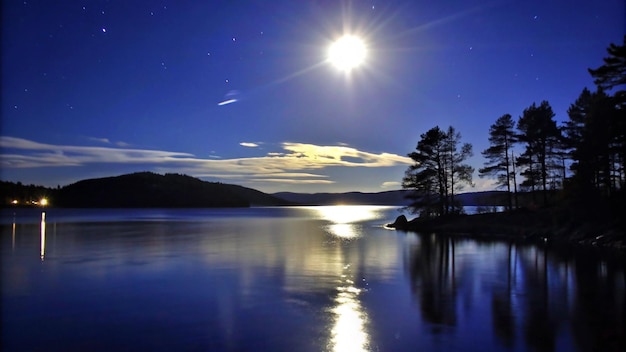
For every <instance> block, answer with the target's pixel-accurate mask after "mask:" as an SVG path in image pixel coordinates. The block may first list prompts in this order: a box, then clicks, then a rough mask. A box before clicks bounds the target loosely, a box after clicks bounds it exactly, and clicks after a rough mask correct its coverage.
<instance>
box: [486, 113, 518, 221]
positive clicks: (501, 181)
mask: <svg viewBox="0 0 626 352" xmlns="http://www.w3.org/2000/svg"><path fill="white" fill-rule="evenodd" d="M514 128H515V121H513V118H512V117H511V115H509V114H505V115H502V116H500V117H499V118H498V119H497V120H496V122H495V123H494V124H493V125H491V127H490V128H489V143H491V146H490V147H489V148H487V149H485V150H483V151H482V152H481V154H482V155H483V156H484V157H485V158H487V161H486V162H485V167H483V168H481V169H479V170H478V174H479V176H480V177H485V176H496V177H497V178H496V180H497V181H496V184H497V185H498V187H506V190H507V204H508V208H509V209H512V208H513V199H512V194H511V182H512V183H513V188H514V191H515V195H517V185H516V184H515V175H514V173H513V170H512V168H513V153H512V148H513V146H514V144H515V143H516V142H517V137H516V133H515V130H514ZM516 199H517V197H516ZM516 203H517V202H516ZM516 206H517V204H516Z"/></svg>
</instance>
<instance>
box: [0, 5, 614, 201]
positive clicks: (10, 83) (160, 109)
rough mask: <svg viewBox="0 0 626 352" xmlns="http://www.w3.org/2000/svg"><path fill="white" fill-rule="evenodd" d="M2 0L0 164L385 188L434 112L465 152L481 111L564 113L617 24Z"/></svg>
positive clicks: (488, 9) (558, 9) (536, 13)
mask: <svg viewBox="0 0 626 352" xmlns="http://www.w3.org/2000/svg"><path fill="white" fill-rule="evenodd" d="M2 6H3V7H2V120H1V122H2V124H1V130H0V136H1V137H0V147H1V148H2V150H1V152H2V156H1V162H2V164H1V165H2V171H1V174H0V178H1V179H2V180H8V181H21V182H23V183H35V184H42V185H47V186H56V185H65V184H68V183H71V182H75V181H78V180H80V179H84V178H92V177H102V176H112V175H118V174H122V173H127V172H135V171H144V170H149V171H155V172H160V173H163V172H179V173H185V174H189V175H192V176H197V177H200V178H202V179H205V180H211V181H221V182H225V183H235V184H241V185H244V186H248V187H252V188H256V189H259V190H262V191H267V192H274V191H296V192H338V191H357V190H358V191H383V190H389V189H398V188H399V182H400V181H401V179H402V176H403V173H404V170H405V169H406V167H407V166H408V164H407V162H408V159H407V158H406V154H407V153H409V152H411V151H412V150H414V148H415V145H416V143H417V141H418V140H419V136H420V134H422V133H424V132H426V131H427V130H428V129H430V128H432V127H434V126H436V125H439V126H440V127H442V128H447V126H449V125H452V126H454V127H455V128H456V129H457V130H458V131H459V132H461V134H462V135H463V142H469V143H472V144H473V146H474V154H475V156H474V157H473V158H472V159H471V160H470V162H471V163H472V164H473V165H474V166H475V167H476V168H477V169H478V168H479V167H480V166H482V164H483V162H484V159H483V158H482V157H481V155H480V151H482V150H484V149H485V148H487V146H488V141H487V137H488V130H489V126H490V125H491V124H493V123H494V122H495V120H496V119H497V118H498V117H500V116H501V115H503V114H505V113H510V114H511V115H513V116H514V117H515V118H517V117H518V116H519V115H520V114H521V113H522V111H523V110H524V109H525V108H526V107H528V106H530V105H531V104H532V103H533V102H536V103H539V102H541V101H542V100H548V101H549V103H550V104H551V106H552V107H553V110H554V112H555V113H556V119H557V120H558V121H563V120H565V119H567V115H566V111H567V108H568V107H569V105H570V104H571V103H573V102H574V101H575V99H576V98H577V97H578V95H579V94H580V92H581V91H582V89H583V88H584V87H589V88H592V89H593V81H592V79H591V77H590V76H589V74H588V72H587V68H590V67H591V68H596V67H598V66H600V65H602V58H604V57H606V56H607V53H606V48H607V47H608V45H609V44H610V43H612V42H613V43H621V42H622V38H623V35H624V33H625V32H626V23H625V18H626V10H625V5H624V1H623V0H603V1H597V0H589V1H580V0H579V1H571V0H550V1H545V0H527V1H498V0H496V1H479V0H448V1H426V0H413V1H394V0H386V1H371V0H370V1H359V0H353V1H330V0H327V1H309V0H298V1H293V0H284V1H283V0H274V1H217V0H215V1H139V0H133V1H126V0H110V1H87V0H85V1H46V0H41V1H33V0H27V1H12V0H7V1H3V2H2ZM342 33H352V34H357V35H360V36H361V37H362V38H364V40H365V41H366V43H367V46H368V58H367V62H366V64H365V65H364V66H362V67H359V68H357V69H355V70H353V71H352V72H351V73H350V74H345V73H343V72H340V71H338V70H337V69H336V68H335V67H333V66H332V65H330V64H329V63H328V62H326V51H327V48H328V46H329V44H330V43H331V42H332V40H333V39H336V38H337V37H339V36H340V34H342ZM229 99H236V102H234V103H231V104H225V105H218V104H219V103H220V102H224V101H226V100H229ZM475 181H476V183H477V187H476V188H475V189H476V190H482V189H485V188H489V187H490V186H489V184H490V183H491V181H490V180H481V179H479V178H478V177H477V176H476V177H475ZM467 190H470V189H467Z"/></svg>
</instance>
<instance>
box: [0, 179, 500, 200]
mask: <svg viewBox="0 0 626 352" xmlns="http://www.w3.org/2000/svg"><path fill="white" fill-rule="evenodd" d="M408 193H409V191H406V190H397V191H386V192H377V193H364V192H348V193H293V192H279V193H274V194H266V193H263V192H261V191H258V190H255V189H251V188H246V187H242V186H238V185H231V184H224V183H217V182H207V181H202V180H200V179H197V178H195V177H191V176H187V175H180V174H165V175H160V174H156V173H152V172H137V173H133V174H126V175H121V176H114V177H104V178H96V179H88V180H82V181H78V182H76V183H73V184H71V185H68V186H65V187H62V188H61V187H59V188H46V187H42V186H35V185H22V184H21V183H19V182H18V183H13V182H6V181H0V198H2V199H1V201H2V204H1V205H0V207H7V206H15V205H12V202H13V201H16V202H17V206H37V205H38V202H39V201H40V200H41V199H42V198H47V199H48V200H49V203H50V204H49V205H50V206H53V207H66V208H69V207H74V208H131V207H133V208H134V207H137V208H156V207H159V208H185V207H189V208H204V207H249V206H281V205H335V204H364V205H395V206H405V205H408V204H409V203H410V202H409V200H407V199H406V195H407V194H408ZM456 199H458V200H459V201H460V202H461V204H463V205H503V204H505V201H506V192H498V191H490V192H470V193H463V194H459V195H457V196H456Z"/></svg>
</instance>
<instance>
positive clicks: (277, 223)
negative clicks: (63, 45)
mask: <svg viewBox="0 0 626 352" xmlns="http://www.w3.org/2000/svg"><path fill="white" fill-rule="evenodd" d="M397 215H398V212H397V211H396V209H395V208H393V207H375V206H344V207H340V206H335V207H293V208H251V209H218V210H216V209H194V210H154V209H150V210H61V209H48V210H46V211H45V215H43V216H42V212H41V210H39V211H37V210H34V209H31V210H17V211H13V210H8V211H3V212H2V218H1V236H2V237H1V240H2V247H1V248H2V249H1V250H2V288H1V289H2V291H1V293H2V327H1V329H2V334H1V338H2V342H1V343H2V346H1V347H2V350H3V351H123V350H132V351H139V350H146V351H148V350H149V351H183V350H194V351H195V350H197V351H418V350H419V351H533V350H534V351H593V350H597V351H625V350H626V342H625V337H624V335H625V334H624V331H625V317H626V290H625V282H626V276H625V273H624V258H623V257H621V256H619V255H614V254H610V253H608V254H607V253H598V252H597V251H589V250H585V251H580V250H576V251H575V250H572V249H569V250H556V249H553V248H548V247H547V246H540V247H536V246H529V245H518V244H509V243H503V242H477V241H474V240H467V239H458V238H449V237H445V236H435V235H432V234H422V235H418V234H413V233H403V232H396V231H391V230H387V229H385V228H384V227H383V224H384V223H386V222H392V221H393V219H395V217H396V216H397Z"/></svg>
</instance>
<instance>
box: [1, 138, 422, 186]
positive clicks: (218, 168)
mask: <svg viewBox="0 0 626 352" xmlns="http://www.w3.org/2000/svg"><path fill="white" fill-rule="evenodd" d="M255 144H256V143H255ZM0 148H3V149H4V150H3V153H2V154H1V155H0V165H1V166H2V167H3V168H7V169H8V168H13V169H16V168H45V167H79V166H85V165H89V164H138V165H153V169H155V170H159V171H160V172H177V173H185V174H189V175H192V176H196V177H211V178H220V179H246V181H249V182H283V183H307V184H330V183H334V182H335V181H333V180H330V179H328V178H329V177H328V176H327V175H323V174H319V173H310V172H308V171H311V170H323V169H326V168H330V167H365V168H380V167H391V166H398V165H404V164H410V163H411V159H410V158H407V157H403V156H400V155H397V154H391V153H379V154H376V153H370V152H365V151H361V150H358V149H356V148H351V147H346V146H319V145H314V144H304V143H282V144H281V148H282V152H276V151H274V152H269V153H267V154H266V155H264V156H258V157H248V158H233V159H218V160H216V159H211V158H208V159H202V158H198V157H196V156H195V155H193V154H190V153H182V152H170V151H162V150H146V149H128V148H114V147H86V146H69V145H52V144H45V143H38V142H34V141H30V140H26V139H22V138H15V137H6V136H2V137H0ZM7 150H10V152H9V153H7Z"/></svg>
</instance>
